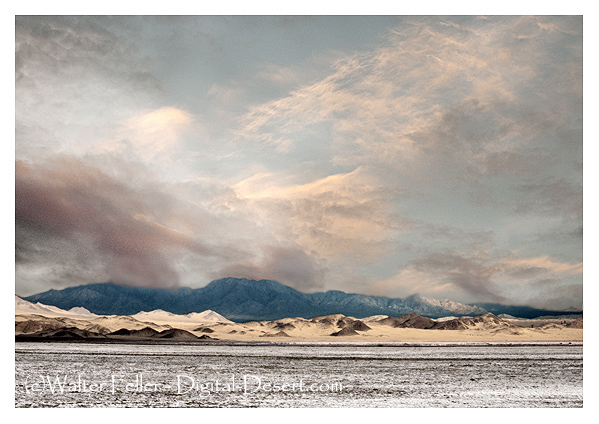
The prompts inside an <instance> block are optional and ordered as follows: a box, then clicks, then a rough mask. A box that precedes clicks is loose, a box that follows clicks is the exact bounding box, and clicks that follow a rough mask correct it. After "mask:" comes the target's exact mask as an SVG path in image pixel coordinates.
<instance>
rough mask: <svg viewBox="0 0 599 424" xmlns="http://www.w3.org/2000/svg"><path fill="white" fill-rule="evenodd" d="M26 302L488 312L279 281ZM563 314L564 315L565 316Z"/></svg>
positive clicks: (261, 310) (72, 294)
mask: <svg viewBox="0 0 599 424" xmlns="http://www.w3.org/2000/svg"><path fill="white" fill-rule="evenodd" d="M23 298H24V299H26V300H28V301H30V302H40V303H43V304H45V305H53V306H56V307H58V308H61V309H66V310H68V309H70V308H73V307H83V308H86V309H88V310H89V311H90V312H92V313H95V314H100V315H113V314H114V315H134V314H137V313H139V312H142V311H153V310H156V309H161V310H163V311H167V312H171V313H174V314H188V313H192V312H202V311H205V310H214V311H218V313H219V314H221V315H223V316H224V317H226V318H227V319H229V320H231V321H237V322H243V321H251V320H276V319H281V318H286V317H302V318H311V317H315V316H319V315H330V314H336V313H340V314H344V315H347V316H353V317H356V318H364V317H368V316H373V315H389V316H401V315H404V314H407V313H411V312H415V313H418V314H420V315H422V316H426V317H430V318H440V317H444V316H448V315H452V316H473V315H482V314H485V313H487V312H489V311H487V310H486V309H485V308H482V307H480V306H477V305H465V304H462V303H458V302H453V301H449V300H441V301H440V300H436V299H430V298H426V297H423V296H419V295H413V296H409V297H407V298H405V299H393V298H388V297H383V296H368V295H362V294H351V293H345V292H342V291H336V290H333V291H327V292H318V293H302V292H299V291H297V290H295V289H293V288H291V287H288V286H285V285H283V284H281V283H278V282H276V281H272V280H249V279H245V278H222V279H220V280H215V281H212V282H211V283H210V284H208V285H207V286H205V287H202V288H198V289H191V288H188V287H181V288H178V289H155V288H146V287H130V286H119V285H116V284H113V283H96V284H88V285H82V286H77V287H68V288H66V289H62V290H49V291H47V292H44V293H39V294H35V295H32V296H27V297H23ZM531 309H532V308H531ZM535 311H540V312H542V313H540V312H539V315H552V312H555V311H544V310H535ZM494 313H503V312H494ZM505 313H509V312H505ZM559 314H560V315H561V314H564V311H560V312H559ZM566 314H567V312H566ZM511 315H513V314H511Z"/></svg>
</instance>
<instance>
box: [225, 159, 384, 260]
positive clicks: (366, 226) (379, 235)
mask: <svg viewBox="0 0 599 424" xmlns="http://www.w3.org/2000/svg"><path fill="white" fill-rule="evenodd" d="M276 177H277V176H276V175H268V174H266V175H265V174H259V175H255V176H254V177H252V178H249V179H246V180H244V181H242V182H240V183H239V184H238V185H237V186H236V189H237V192H238V194H239V196H240V197H241V198H242V199H244V201H245V202H246V203H247V204H248V207H251V208H252V209H255V210H257V211H258V213H259V216H260V217H261V218H260V221H262V222H264V225H265V226H269V225H275V226H277V225H278V226H279V228H278V230H277V234H279V235H284V237H286V238H287V239H290V240H293V241H294V243H297V244H298V245H299V246H302V248H303V249H304V250H305V251H306V252H314V253H316V254H318V255H319V256H320V257H322V258H328V259H332V258H335V257H340V256H343V255H348V254H349V255H355V256H356V259H355V260H356V261H358V262H362V261H368V260H373V259H375V258H376V257H378V255H380V253H381V251H382V250H381V249H384V245H385V243H386V241H387V240H388V238H389V237H390V233H389V231H390V229H391V227H392V224H391V223H390V221H389V216H388V215H389V213H390V210H389V205H388V203H387V200H386V196H387V193H386V191H385V189H384V188H383V187H382V186H381V184H380V182H379V181H378V180H377V178H375V177H373V176H372V175H369V174H368V173H366V172H364V170H362V169H359V168H358V169H355V170H354V171H352V172H349V173H343V174H335V175H330V176H327V177H325V178H322V179H317V180H314V181H311V182H308V183H305V184H291V185H280V183H278V181H277V180H276ZM358 258H359V259H358Z"/></svg>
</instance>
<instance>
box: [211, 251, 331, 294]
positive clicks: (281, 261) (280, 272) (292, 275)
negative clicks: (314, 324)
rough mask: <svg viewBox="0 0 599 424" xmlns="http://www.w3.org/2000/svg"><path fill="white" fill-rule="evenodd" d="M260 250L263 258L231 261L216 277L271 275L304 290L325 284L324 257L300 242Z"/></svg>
mask: <svg viewBox="0 0 599 424" xmlns="http://www.w3.org/2000/svg"><path fill="white" fill-rule="evenodd" d="M261 253H262V258H261V259H260V260H258V261H250V262H240V263H231V264H228V265H226V266H225V267H224V268H223V269H221V270H219V272H218V273H216V274H215V275H214V277H215V278H217V277H222V276H230V277H237V278H252V279H270V280H275V281H279V282H281V283H283V284H286V285H289V286H291V287H294V288H296V289H298V290H300V291H303V292H310V291H313V290H316V289H322V288H323V287H324V277H325V272H326V267H325V264H324V261H322V260H320V259H318V258H315V257H313V256H311V255H309V254H307V253H306V252H304V251H303V250H302V249H301V248H300V247H299V246H264V247H263V248H262V249H261Z"/></svg>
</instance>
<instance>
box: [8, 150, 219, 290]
mask: <svg viewBox="0 0 599 424" xmlns="http://www.w3.org/2000/svg"><path fill="white" fill-rule="evenodd" d="M15 170H16V173H15V193H16V199H15V214H16V228H17V240H16V243H17V251H22V253H21V255H22V256H23V257H27V255H28V253H27V252H32V251H33V250H35V249H36V246H38V242H37V241H38V239H42V240H43V239H46V240H52V241H53V242H54V241H56V240H58V241H61V243H64V242H65V241H66V242H72V243H74V244H75V245H76V247H77V248H78V249H83V250H84V251H85V250H92V251H95V252H97V254H98V258H97V260H99V261H102V260H105V261H106V263H105V266H106V267H107V271H106V272H107V274H108V275H109V277H110V278H111V279H112V280H113V281H114V282H116V283H122V284H130V285H143V286H151V287H174V286H177V284H178V274H177V272H176V270H175V269H174V263H173V257H174V256H173V255H176V253H177V252H178V251H181V250H183V251H192V252H197V253H201V254H210V251H209V249H208V248H207V247H206V246H204V245H203V244H202V243H200V242H199V241H198V240H196V239H194V238H192V237H191V236H190V235H189V234H184V233H182V232H181V231H178V230H177V229H175V228H172V227H170V228H169V227H167V226H165V225H162V224H159V223H157V222H156V221H154V218H156V219H161V218H162V219H163V218H164V217H163V216H161V214H167V213H168V208H169V205H172V204H173V200H172V199H171V198H170V197H169V196H168V195H165V194H164V193H161V191H160V190H155V191H154V192H150V193H147V192H144V189H140V188H137V189H136V188H132V187H130V186H128V185H127V184H126V183H124V182H121V181H119V180H116V179H114V178H112V177H110V176H109V175H107V174H106V173H104V172H102V171H101V170H100V169H98V168H96V167H93V166H90V165H88V164H86V163H84V162H81V161H79V160H77V159H73V158H68V157H59V158H56V161H55V162H54V163H51V164H35V165H33V164H28V163H25V162H22V161H17V162H16V163H15ZM147 188H148V187H145V189H146V190H147ZM151 198H153V200H154V203H152V202H151V201H149V200H148V199H151ZM159 203H162V205H160V206H159ZM23 235H27V237H23ZM42 246H43V248H44V249H49V250H47V251H45V252H44V254H46V255H48V257H49V258H56V255H55V254H54V253H53V252H52V250H51V249H52V243H44V244H42ZM59 252H60V250H59ZM86 262H90V261H89V260H88V261H86Z"/></svg>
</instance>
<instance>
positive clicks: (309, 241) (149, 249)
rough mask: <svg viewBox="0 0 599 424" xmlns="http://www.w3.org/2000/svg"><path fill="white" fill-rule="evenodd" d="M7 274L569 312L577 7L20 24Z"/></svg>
mask: <svg viewBox="0 0 599 424" xmlns="http://www.w3.org/2000/svg"><path fill="white" fill-rule="evenodd" d="M15 41H16V43H15V164H14V166H15V290H16V293H17V294H19V295H23V296H27V295H31V294H34V293H39V292H42V291H46V290H49V289H61V288H65V287H69V286H76V285H81V284H87V283H94V282H107V281H112V282H115V283H117V284H122V285H130V286H145V287H161V288H175V287H181V286H185V287H192V288H197V287H203V286H205V285H207V284H208V283H209V282H210V281H212V280H214V279H218V278H223V277H245V278H255V279H261V278H265V279H273V280H277V281H279V282H281V283H283V284H286V285H289V286H291V287H294V288H295V289H297V290H300V291H302V292H316V291H326V290H343V291H345V292H350V293H364V294H370V295H381V296H388V297H406V296H409V295H412V294H420V295H423V296H427V297H433V298H437V299H443V298H448V299H451V300H454V301H459V302H464V303H474V302H495V303H503V304H512V305H530V306H535V307H542V308H551V309H563V308H569V307H576V308H581V307H582V251H583V249H582V235H583V230H582V163H583V156H582V153H583V152H582V151H583V149H582V148H583V139H582V130H583V124H582V118H583V109H582V101H583V99H582V92H583V90H582V71H583V67H582V59H583V58H582V54H583V50H582V41H583V38H582V17H580V16H572V17H566V16H482V17H476V16H463V17H461V16H117V17H109V16H45V17H44V16H17V17H16V20H15Z"/></svg>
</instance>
